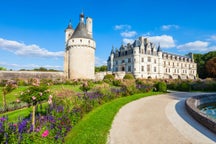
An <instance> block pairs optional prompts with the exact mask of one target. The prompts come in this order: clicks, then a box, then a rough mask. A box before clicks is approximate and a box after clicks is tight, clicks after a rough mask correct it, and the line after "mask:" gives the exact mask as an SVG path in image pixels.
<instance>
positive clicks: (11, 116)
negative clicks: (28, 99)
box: [0, 108, 31, 122]
mask: <svg viewBox="0 0 216 144" xmlns="http://www.w3.org/2000/svg"><path fill="white" fill-rule="evenodd" d="M30 112H31V108H23V109H18V110H15V111H10V112H6V113H3V114H0V117H2V116H5V115H7V116H8V121H10V122H17V121H18V118H19V117H22V118H24V117H27V116H28V115H29V114H30Z"/></svg>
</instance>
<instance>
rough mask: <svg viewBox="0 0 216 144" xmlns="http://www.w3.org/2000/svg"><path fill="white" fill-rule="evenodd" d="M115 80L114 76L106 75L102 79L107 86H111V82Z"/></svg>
mask: <svg viewBox="0 0 216 144" xmlns="http://www.w3.org/2000/svg"><path fill="white" fill-rule="evenodd" d="M114 79H115V76H114V75H112V74H106V75H105V76H104V78H103V81H104V82H106V83H109V84H112V82H113V80H114Z"/></svg>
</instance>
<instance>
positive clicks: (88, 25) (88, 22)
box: [86, 17, 93, 38]
mask: <svg viewBox="0 0 216 144" xmlns="http://www.w3.org/2000/svg"><path fill="white" fill-rule="evenodd" d="M86 29H87V32H88V34H89V35H90V37H91V38H92V37H93V36H92V18H89V17H87V18H86Z"/></svg>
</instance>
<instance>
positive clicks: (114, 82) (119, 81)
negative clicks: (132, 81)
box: [113, 80, 122, 86]
mask: <svg viewBox="0 0 216 144" xmlns="http://www.w3.org/2000/svg"><path fill="white" fill-rule="evenodd" d="M121 84H122V81H121V80H113V85H114V86H121Z"/></svg>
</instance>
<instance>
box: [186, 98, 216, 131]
mask: <svg viewBox="0 0 216 144" xmlns="http://www.w3.org/2000/svg"><path fill="white" fill-rule="evenodd" d="M213 102H216V94H210V95H200V96H194V97H190V98H188V99H187V100H186V101H185V107H186V110H187V111H188V113H189V114H190V115H191V116H192V117H193V118H194V119H196V120H197V121H198V122H199V123H201V124H202V125H204V126H205V127H207V128H208V129H209V130H211V131H212V132H214V133H216V121H215V120H213V119H211V118H209V117H208V116H207V115H205V114H204V113H202V112H201V111H200V110H199V109H198V106H200V105H202V104H207V103H213Z"/></svg>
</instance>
